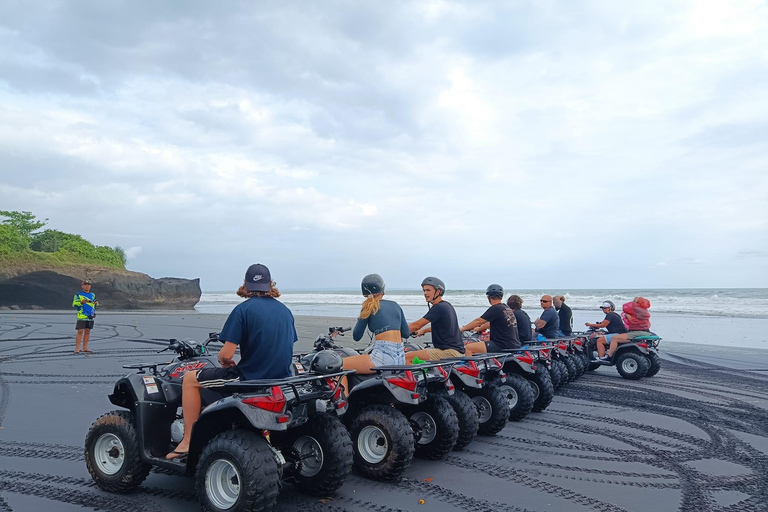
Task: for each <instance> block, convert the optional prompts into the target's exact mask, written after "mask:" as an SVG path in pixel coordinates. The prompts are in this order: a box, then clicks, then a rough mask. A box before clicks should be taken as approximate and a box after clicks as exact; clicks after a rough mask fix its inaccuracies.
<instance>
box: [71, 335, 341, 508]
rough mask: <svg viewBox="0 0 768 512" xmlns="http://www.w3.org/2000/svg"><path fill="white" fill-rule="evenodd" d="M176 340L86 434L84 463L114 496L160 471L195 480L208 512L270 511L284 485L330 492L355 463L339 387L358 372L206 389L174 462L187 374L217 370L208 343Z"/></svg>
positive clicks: (127, 384)
mask: <svg viewBox="0 0 768 512" xmlns="http://www.w3.org/2000/svg"><path fill="white" fill-rule="evenodd" d="M212 341H218V335H217V333H213V334H211V335H210V336H209V338H208V340H207V341H206V342H205V343H203V344H198V343H197V342H189V341H179V340H170V344H169V346H168V348H167V349H165V350H172V351H174V352H176V353H177V354H178V357H177V358H176V359H175V360H174V361H172V362H171V363H139V364H131V365H126V366H124V368H130V369H133V370H136V371H135V372H134V373H131V374H128V375H126V376H125V377H123V378H121V379H120V380H118V381H117V383H116V384H115V387H114V391H113V392H112V394H110V395H109V400H110V402H112V403H113V404H115V405H117V406H119V407H122V408H124V409H125V410H117V411H113V412H110V413H107V414H104V415H102V416H101V417H99V419H97V420H96V422H94V423H93V425H91V428H90V430H89V431H88V434H87V436H86V438H85V461H86V466H87V467H88V471H89V473H90V474H91V476H92V478H93V480H94V481H95V482H96V484H97V485H98V486H99V487H100V488H102V489H104V490H106V491H110V492H115V493H124V492H130V491H133V490H135V489H136V488H137V487H138V486H139V485H140V484H141V483H142V481H144V479H145V478H146V477H147V475H148V474H149V471H150V468H151V467H152V466H157V467H160V468H163V469H164V470H166V471H170V472H173V473H178V474H182V475H192V474H194V475H195V488H196V490H197V496H198V498H199V500H200V503H201V505H202V508H203V510H206V511H216V512H220V511H225V510H226V511H254V510H259V511H269V510H271V509H272V508H273V507H274V504H275V500H276V499H277V494H278V491H279V488H280V486H281V481H282V480H285V481H289V482H292V483H293V484H295V485H296V486H297V487H298V488H299V489H300V490H302V491H304V492H306V493H309V494H313V495H320V496H326V495H328V494H329V493H332V492H333V491H335V490H336V489H338V488H339V487H341V485H342V484H343V483H344V480H345V479H346V477H347V475H348V474H349V472H350V470H351V467H352V442H351V440H350V437H349V434H348V433H347V430H346V429H345V428H344V426H343V425H342V423H341V420H340V419H339V417H338V416H339V415H340V414H341V413H343V412H344V409H345V407H346V401H345V400H346V398H345V397H344V395H343V393H342V387H341V385H340V381H341V378H342V376H344V375H346V374H348V373H350V372H343V371H340V372H335V373H329V374H320V373H311V372H310V373H307V374H306V375H302V376H299V377H289V378H285V379H269V380H255V381H243V382H237V383H230V384H227V385H226V386H225V387H224V388H218V389H220V390H221V391H222V392H221V393H219V392H214V391H212V390H208V389H202V390H201V398H202V402H203V405H204V406H205V408H204V410H203V411H202V413H201V414H200V418H199V419H198V420H197V422H195V424H194V426H193V431H192V440H191V444H190V447H189V453H188V455H187V456H186V457H181V458H178V459H173V460H167V459H166V458H165V455H166V454H167V453H168V452H169V451H171V449H172V448H173V447H174V446H175V443H178V442H179V441H180V440H181V438H182V437H183V434H184V423H183V418H181V416H180V415H179V413H178V411H179V406H180V405H181V392H182V378H183V376H184V374H185V373H186V372H188V371H191V370H200V369H202V368H207V367H211V366H216V365H217V360H216V357H214V356H212V355H211V354H210V353H209V352H208V349H207V346H208V344H209V343H210V342H212Z"/></svg>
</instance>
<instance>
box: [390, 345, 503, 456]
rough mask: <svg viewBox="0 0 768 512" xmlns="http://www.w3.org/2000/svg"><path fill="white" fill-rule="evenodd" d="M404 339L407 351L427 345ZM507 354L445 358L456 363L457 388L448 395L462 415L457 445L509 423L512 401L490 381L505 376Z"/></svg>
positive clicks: (460, 415) (457, 411)
mask: <svg viewBox="0 0 768 512" xmlns="http://www.w3.org/2000/svg"><path fill="white" fill-rule="evenodd" d="M465 334H467V333H465ZM468 339H472V338H468ZM404 343H405V351H406V352H412V351H416V350H422V349H424V346H422V345H420V344H418V343H414V342H412V341H406V342H404ZM426 346H429V344H428V343H427V344H426ZM507 355H508V354H476V355H475V356H473V357H456V358H447V359H444V361H450V362H454V363H456V364H455V366H453V367H452V369H451V382H452V383H453V385H454V387H455V388H456V392H455V393H454V394H453V396H452V397H450V398H449V399H448V401H449V402H451V405H453V408H454V410H455V411H456V415H457V416H458V418H459V439H458V441H457V442H456V447H455V448H454V449H461V448H464V447H465V446H467V445H468V444H469V443H470V442H472V440H473V439H474V438H475V436H476V435H477V434H480V435H486V436H491V435H495V434H497V433H499V432H500V431H501V430H502V429H503V428H504V427H505V426H506V424H507V420H508V419H509V402H508V401H507V397H506V396H504V393H503V392H502V391H501V389H499V387H498V385H491V384H490V382H495V383H497V384H498V383H499V382H501V381H503V380H504V379H506V375H504V370H503V366H504V365H503V363H502V361H504V359H505V358H506V357H507Z"/></svg>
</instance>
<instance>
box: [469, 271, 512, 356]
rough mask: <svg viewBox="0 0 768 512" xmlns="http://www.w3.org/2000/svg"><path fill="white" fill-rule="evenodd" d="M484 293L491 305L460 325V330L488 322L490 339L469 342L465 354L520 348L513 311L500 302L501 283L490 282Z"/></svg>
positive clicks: (502, 292) (502, 291)
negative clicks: (462, 325)
mask: <svg viewBox="0 0 768 512" xmlns="http://www.w3.org/2000/svg"><path fill="white" fill-rule="evenodd" d="M485 295H486V296H487V297H488V302H489V303H490V305H491V307H489V308H488V309H487V310H485V313H483V314H482V315H480V318H475V319H474V320H472V321H471V322H469V323H468V324H467V325H465V326H464V327H462V328H461V330H462V331H470V330H472V329H475V328H477V327H480V326H482V325H483V324H485V323H486V322H488V323H489V324H490V328H491V339H490V340H488V341H478V342H477V343H470V344H469V345H467V346H466V347H464V348H465V349H466V351H467V355H468V356H471V355H474V354H485V353H493V352H501V351H502V350H511V349H517V348H520V335H519V334H518V332H517V319H516V318H515V312H514V311H512V310H511V309H510V308H509V306H507V305H506V304H504V303H503V302H501V299H502V297H503V296H504V289H503V288H502V287H501V285H498V284H492V285H490V286H489V287H488V288H487V289H486V291H485Z"/></svg>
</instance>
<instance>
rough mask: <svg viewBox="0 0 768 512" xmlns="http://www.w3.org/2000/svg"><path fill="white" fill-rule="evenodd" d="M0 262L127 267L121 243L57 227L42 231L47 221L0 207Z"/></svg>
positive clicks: (3, 263) (28, 213) (2, 263)
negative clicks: (98, 240)
mask: <svg viewBox="0 0 768 512" xmlns="http://www.w3.org/2000/svg"><path fill="white" fill-rule="evenodd" d="M0 219H3V220H2V221H1V222H0V265H8V264H14V263H41V264H45V265H51V266H60V265H98V266H101V267H111V268H120V269H124V268H125V261H126V258H125V251H123V249H122V248H121V247H120V246H117V247H106V246H102V245H93V244H92V243H91V242H89V241H88V240H86V239H84V238H83V237H81V236H80V235H73V234H70V233H64V232H62V231H57V230H55V229H46V230H44V231H39V230H40V229H41V228H42V227H43V226H45V224H46V221H47V220H48V219H45V220H44V221H40V220H37V219H36V218H35V216H34V215H32V213H31V212H16V211H6V210H0Z"/></svg>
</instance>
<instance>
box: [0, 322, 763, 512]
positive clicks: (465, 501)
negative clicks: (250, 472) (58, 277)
mask: <svg viewBox="0 0 768 512" xmlns="http://www.w3.org/2000/svg"><path fill="white" fill-rule="evenodd" d="M73 316H74V315H72V314H71V313H70V312H67V313H51V312H45V313H43V312H23V313H19V312H13V313H2V314H0V511H32V510H52V511H75V510H114V511H160V510H167V511H181V510H197V509H198V504H197V501H196V499H195V495H194V487H193V485H194V484H193V480H192V479H191V478H185V477H179V476H171V475H168V474H164V473H162V472H152V473H151V474H150V476H149V478H148V479H147V480H146V481H145V483H144V484H143V485H142V487H141V489H140V491H139V492H137V493H134V494H130V495H112V494H109V493H106V492H102V491H100V490H99V489H97V488H96V487H95V485H94V484H93V482H92V480H91V479H90V476H89V475H88V472H87V471H86V468H85V464H84V461H83V440H84V438H85V434H86V432H87V430H88V428H89V426H90V424H91V423H92V422H93V421H94V420H95V419H96V418H97V417H98V416H99V415H100V414H102V413H104V412H107V411H109V410H112V409H114V408H115V407H114V406H113V405H112V404H110V403H109V401H108V400H107V394H108V393H109V392H110V391H111V389H112V384H113V383H114V381H115V380H116V379H117V378H119V377H120V376H122V375H124V374H125V373H127V370H124V369H122V368H121V365H123V364H127V363H130V362H143V361H159V360H167V356H166V355H165V354H163V355H157V354H156V351H157V350H159V349H160V348H162V347H163V345H164V344H165V341H164V340H166V339H168V338H171V337H175V338H196V339H204V338H205V335H206V333H207V332H209V331H218V330H219V329H220V328H221V325H222V323H223V320H224V317H223V316H219V315H200V314H187V313H170V314H166V313H164V314H160V313H150V314H102V315H99V317H98V318H97V322H96V328H95V330H94V331H93V335H92V338H91V346H90V348H92V349H93V350H95V351H96V352H95V353H94V354H92V355H82V354H81V355H74V354H72V350H73V348H74V318H73ZM329 325H342V326H350V325H352V320H350V319H333V318H327V317H325V318H323V317H297V329H298V331H299V336H300V341H299V343H297V351H299V350H306V349H308V348H309V347H310V346H311V343H312V341H313V339H314V338H315V337H316V336H317V335H318V334H320V333H322V332H323V331H325V330H326V328H327V327H328V326H329ZM349 342H350V345H351V344H352V343H351V340H349ZM662 357H663V359H664V362H663V367H662V370H661V372H660V373H659V374H658V375H657V376H656V377H653V378H650V379H642V380H640V381H636V382H635V381H627V380H623V379H622V378H620V377H619V375H618V374H617V373H616V371H615V369H614V368H601V369H600V370H598V371H596V372H594V373H588V374H585V375H584V376H583V377H582V378H581V379H579V380H578V381H576V382H573V383H571V384H569V385H567V386H565V387H564V388H562V389H561V390H560V391H558V394H557V396H556V397H555V400H554V401H553V403H552V405H551V406H550V407H549V408H548V409H547V410H546V411H544V412H542V413H531V414H530V415H529V416H528V417H526V418H525V419H524V420H523V421H520V422H516V423H509V424H508V425H507V426H506V428H505V429H504V430H503V431H502V432H500V433H499V434H498V435H496V436H493V437H478V438H477V439H476V440H475V441H474V442H473V443H472V444H471V445H469V446H468V447H467V448H466V449H464V450H463V451H454V452H452V453H451V454H450V455H449V456H448V457H447V458H446V459H445V460H443V461H440V462H434V461H424V460H418V459H417V460H415V462H414V463H413V465H412V466H411V467H410V468H409V469H408V471H407V472H406V473H405V476H404V478H403V479H402V480H401V481H399V482H397V483H378V482H372V481H369V480H366V479H364V478H362V477H360V476H357V475H355V474H354V473H353V474H352V475H351V476H350V477H349V479H348V480H347V482H346V484H345V485H344V487H342V488H341V489H340V490H339V491H338V492H337V493H336V495H334V496H332V497H331V498H332V499H330V500H323V501H321V500H318V499H317V498H312V497H307V496H304V495H301V494H299V493H298V492H297V491H296V490H295V489H294V488H293V487H292V486H291V485H286V486H285V487H284V488H283V490H282V491H281V493H280V498H279V500H278V504H277V508H276V510H277V511H280V512H288V511H299V510H301V511H305V512H313V511H334V512H340V511H377V512H390V511H405V510H407V511H417V512H431V511H440V512H452V511H459V510H462V511H465V510H472V511H494V512H496V511H506V510H509V511H523V510H528V511H562V512H571V511H589V510H598V511H604V512H618V511H633V512H634V511H637V512H649V511H653V512H666V511H676V510H685V511H768V351H766V350H761V349H738V348H726V347H718V346H702V345H694V344H686V343H664V344H662ZM419 500H424V504H420V503H419Z"/></svg>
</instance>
